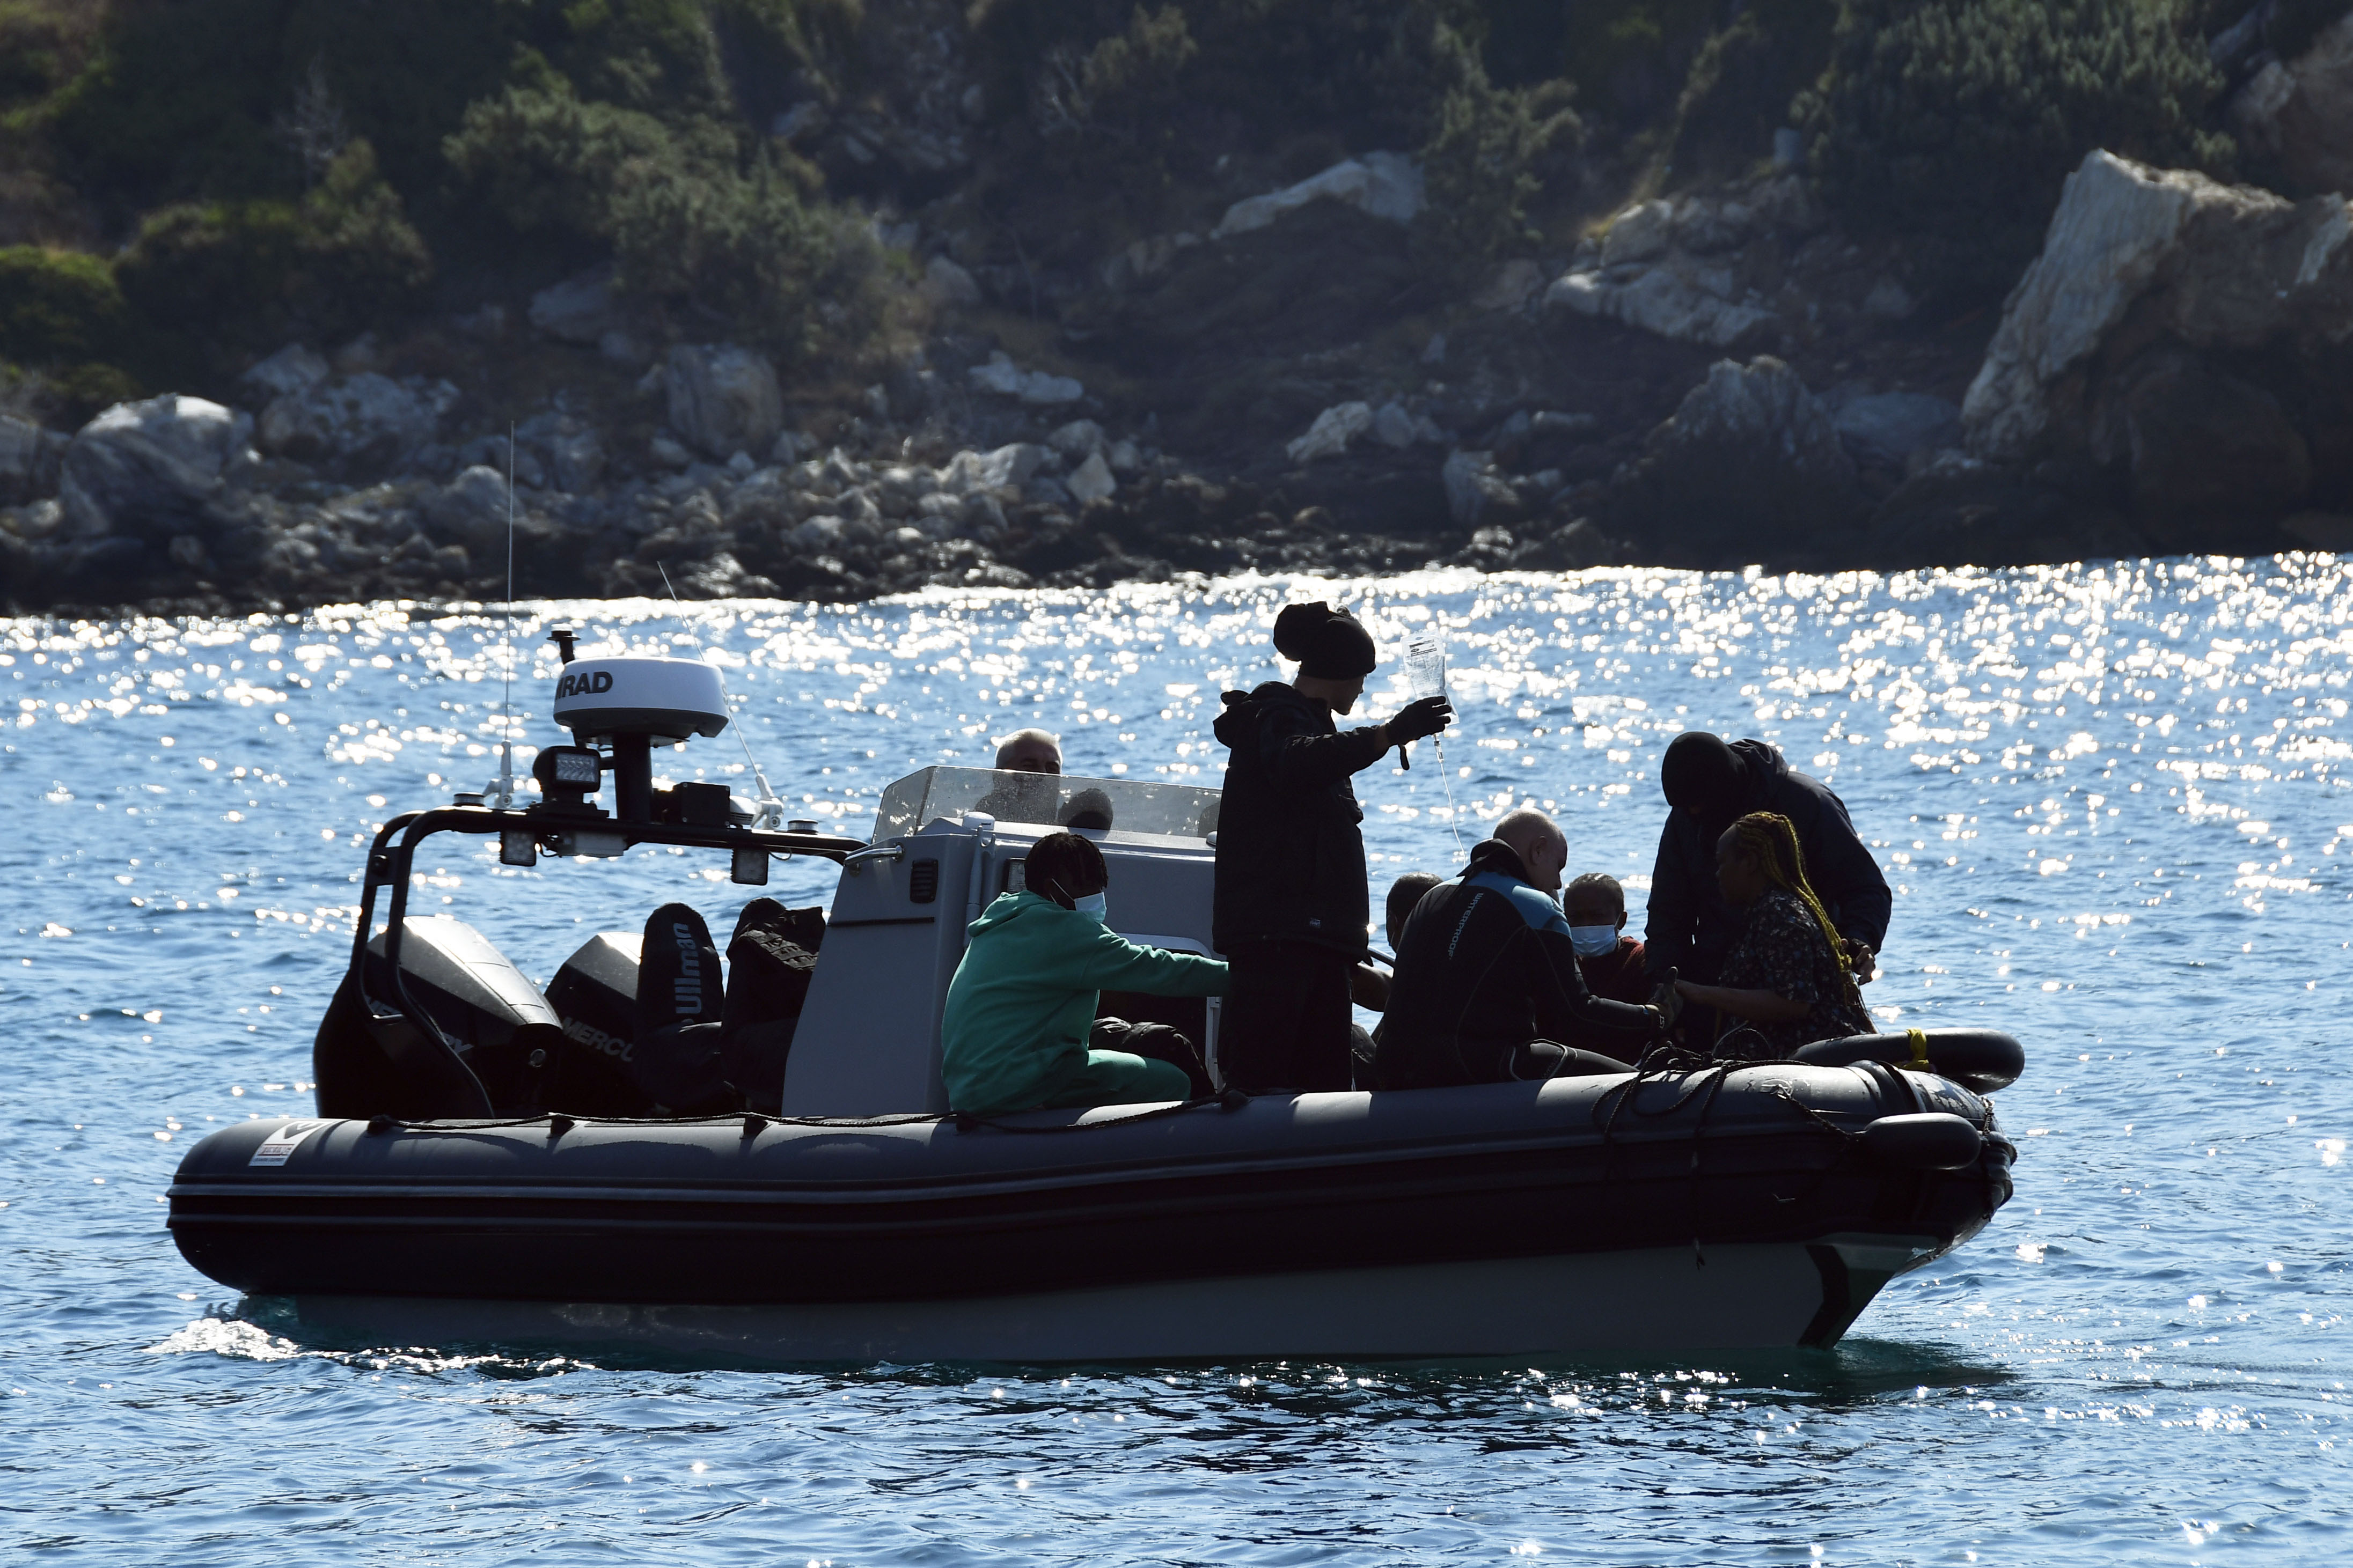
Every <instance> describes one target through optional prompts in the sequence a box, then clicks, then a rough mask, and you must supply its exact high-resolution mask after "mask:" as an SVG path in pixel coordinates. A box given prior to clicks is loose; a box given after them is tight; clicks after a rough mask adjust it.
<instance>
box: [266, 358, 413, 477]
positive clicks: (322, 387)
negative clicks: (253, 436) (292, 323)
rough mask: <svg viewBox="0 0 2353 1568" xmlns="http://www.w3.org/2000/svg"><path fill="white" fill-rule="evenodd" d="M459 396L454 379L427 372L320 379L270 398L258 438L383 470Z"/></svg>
mask: <svg viewBox="0 0 2353 1568" xmlns="http://www.w3.org/2000/svg"><path fill="white" fill-rule="evenodd" d="M263 363H271V362H269V361H264V362H263ZM256 368H257V369H259V367H258V366H257V367H256ZM458 396H459V394H458V389H457V388H456V387H454V386H452V385H450V384H448V382H446V381H427V380H426V379H425V378H423V377H421V376H408V377H405V378H403V379H401V380H399V381H395V380H394V379H393V378H392V377H390V376H388V375H378V374H376V373H375V372H374V371H366V372H363V373H362V374H358V375H352V376H345V377H343V378H342V379H341V380H334V379H332V378H328V379H320V380H316V381H314V382H312V383H311V384H309V385H307V386H305V387H303V388H302V389H301V390H299V391H292V392H287V393H284V394H282V395H280V396H277V397H273V398H271V399H270V401H269V406H268V407H266V408H264V409H263V410H262V411H261V423H260V426H259V431H258V437H259V446H260V447H261V449H262V450H263V451H265V452H268V453H269V454H270V455H272V456H273V457H280V458H292V459H293V460H294V461H296V462H300V463H316V464H321V465H324V466H327V467H332V468H348V469H355V470H368V471H381V470H383V469H385V468H391V467H393V466H394V465H396V464H398V463H399V462H401V461H402V460H403V459H405V458H407V457H409V456H410V455H411V454H412V453H414V452H415V451H416V450H417V448H418V447H422V446H424V445H425V444H426V443H427V442H428V441H431V440H432V439H433V437H435V436H436V435H438V433H439V431H440V428H441V421H442V419H443V417H444V416H447V415H448V412H449V410H450V409H451V408H453V407H454V406H456V405H457V402H458Z"/></svg>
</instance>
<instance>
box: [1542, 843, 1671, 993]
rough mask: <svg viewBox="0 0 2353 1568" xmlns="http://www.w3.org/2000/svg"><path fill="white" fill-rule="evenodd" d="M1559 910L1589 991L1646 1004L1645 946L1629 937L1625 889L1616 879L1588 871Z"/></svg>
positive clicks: (1567, 893)
mask: <svg viewBox="0 0 2353 1568" xmlns="http://www.w3.org/2000/svg"><path fill="white" fill-rule="evenodd" d="M1560 907H1561V913H1562V914H1563V915H1565V916H1567V920H1568V940H1569V944H1570V945H1571V946H1573V947H1574V948H1576V949H1577V968H1579V969H1581V970H1583V971H1584V972H1585V988H1586V989H1587V990H1588V991H1590V992H1592V993H1593V994H1595V995H1596V996H1599V997H1603V998H1606V999H1607V1000H1609V1001H1611V1002H1633V1003H1643V1002H1648V1001H1649V1000H1650V999H1651V990H1652V989H1653V987H1652V986H1651V981H1650V977H1649V976H1648V975H1646V974H1645V973H1643V969H1642V944H1641V942H1636V941H1635V940H1634V939H1633V938H1632V937H1630V936H1628V935H1627V934H1626V889H1623V888H1621V887H1620V886H1619V885H1618V879H1617V878H1615V877H1612V876H1610V875H1609V874H1608V873H1607V872H1602V871H1588V872H1586V873H1585V875H1583V876H1582V877H1579V878H1577V879H1576V880H1575V881H1573V882H1571V883H1570V884H1569V885H1568V887H1567V889H1566V890H1564V891H1563V892H1562V894H1561V895H1560Z"/></svg>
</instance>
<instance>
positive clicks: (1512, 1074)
mask: <svg viewBox="0 0 2353 1568" xmlns="http://www.w3.org/2000/svg"><path fill="white" fill-rule="evenodd" d="M1567 858H1568V845H1567V839H1566V838H1565V837H1564V836H1563V835H1562V833H1561V831H1560V829H1559V828H1558V827H1557V826H1555V825H1554V823H1553V822H1552V819H1551V818H1549V817H1547V816H1545V815H1544V814H1543V813H1542V812H1536V811H1515V812H1514V813H1512V814H1511V815H1510V816H1506V817H1504V820H1503V821H1502V822H1500V823H1497V824H1496V825H1495V836H1494V837H1493V838H1489V839H1486V840H1484V841H1482V843H1481V844H1480V845H1479V846H1478V847H1476V848H1474V849H1472V851H1471V863H1470V865H1469V866H1468V867H1466V868H1464V869H1463V872H1462V875H1461V878H1460V879H1457V880H1455V881H1452V882H1447V883H1441V884H1440V886H1439V887H1438V888H1437V889H1434V890H1433V891H1431V892H1430V893H1429V894H1428V895H1427V896H1425V897H1424V898H1423V899H1422V900H1421V901H1420V902H1419V904H1417V905H1415V906H1414V910H1413V914H1412V917H1411V918H1410V919H1409V920H1408V921H1406V928H1405V935H1404V938H1403V940H1402V941H1400V942H1398V964H1397V978H1396V979H1395V980H1394V981H1393V982H1392V983H1391V984H1390V987H1389V1008H1388V1016H1387V1017H1386V1018H1385V1019H1383V1020H1382V1023H1381V1039H1380V1047H1379V1051H1378V1054H1377V1058H1376V1060H1375V1081H1376V1082H1377V1084H1378V1086H1379V1087H1380V1088H1382V1089H1442V1088H1446V1087H1449V1086H1451V1085H1456V1084H1466V1083H1511V1082H1514V1081H1519V1080H1524V1079H1547V1078H1561V1077H1570V1076H1576V1075H1578V1074H1582V1073H1592V1072H1618V1071H1623V1070H1625V1067H1626V1064H1627V1063H1630V1062H1631V1061H1633V1060H1634V1059H1636V1058H1639V1057H1640V1056H1641V1054H1642V1050H1643V1047H1644V1046H1645V1045H1647V1044H1648V1043H1649V1042H1650V1041H1651V1040H1653V1039H1656V1038H1658V1037H1661V1036H1663V1035H1664V1034H1665V1033H1666V1031H1667V1026H1668V1025H1669V1024H1670V1023H1671V1022H1672V1017H1671V1013H1672V1008H1671V1007H1662V1006H1650V1005H1629V1004H1627V1003H1624V1002H1610V1001H1606V1000H1604V999H1602V998H1600V997H1598V996H1595V995H1594V994H1591V993H1590V992H1589V991H1588V990H1587V989H1586V986H1585V978H1584V974H1583V973H1582V971H1581V970H1580V969H1579V967H1578V964H1577V950H1576V947H1575V945H1574V943H1573V942H1571V940H1570V937H1569V934H1568V921H1567V920H1566V919H1565V918H1564V917H1563V916H1562V914H1561V910H1560V906H1559V905H1557V904H1556V903H1554V902H1553V900H1552V897H1551V895H1552V893H1553V891H1554V890H1555V889H1557V888H1559V886H1560V872H1561V867H1562V865H1563V864H1564V863H1565V862H1566V861H1567ZM1572 1040H1574V1041H1577V1042H1580V1045H1577V1046H1572V1045H1569V1044H1567V1043H1566V1042H1568V1041H1572Z"/></svg>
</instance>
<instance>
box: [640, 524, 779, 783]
mask: <svg viewBox="0 0 2353 1568" xmlns="http://www.w3.org/2000/svg"><path fill="white" fill-rule="evenodd" d="M654 570H655V571H657V572H659V573H660V574H661V580H662V586H663V587H665V588H667V589H669V590H670V603H671V604H673V605H677V606H678V607H679V608H680V609H681V610H683V609H685V608H686V601H685V600H683V599H681V598H680V597H679V596H678V584H675V583H673V582H671V581H670V568H669V567H667V566H665V565H663V564H662V563H660V562H659V561H657V562H655V563H654ZM679 625H681V626H684V627H685V628H686V635H687V636H688V637H692V638H693V639H694V651H695V652H696V653H699V654H701V655H702V662H703V663H705V664H709V665H711V672H712V674H713V675H716V676H717V677H718V678H719V695H720V696H722V697H723V698H725V699H726V700H727V711H728V713H729V714H730V715H731V716H732V715H733V714H734V712H735V698H734V695H733V693H731V692H730V691H729V690H728V689H727V672H726V671H725V670H723V669H722V668H719V667H718V666H717V665H715V664H711V654H710V650H709V649H707V648H705V647H703V646H702V637H698V636H696V634H695V630H694V623H693V622H691V621H690V620H688V619H687V618H686V617H685V616H680V617H679ZM731 728H733V730H734V731H735V743H736V744H737V745H739V746H741V747H743V748H744V766H745V767H747V768H749V769H751V770H752V776H753V778H754V779H756V780H758V781H759V784H760V812H759V815H758V816H755V817H754V818H753V819H752V826H754V827H779V826H783V825H784V820H785V803H784V801H783V800H782V799H781V798H779V797H778V796H777V795H776V790H775V788H774V787H773V786H772V785H770V784H769V783H768V775H767V774H766V773H764V772H762V771H761V768H760V764H759V763H756V762H754V761H753V760H752V742H751V741H750V740H748V739H747V738H746V737H745V736H744V721H743V720H742V719H740V718H738V719H736V720H735V721H734V723H733V725H732V726H731Z"/></svg>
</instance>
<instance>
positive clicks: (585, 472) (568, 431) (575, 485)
mask: <svg viewBox="0 0 2353 1568" xmlns="http://www.w3.org/2000/svg"><path fill="white" fill-rule="evenodd" d="M565 426H567V427H565V428H560V429H557V430H554V431H552V432H550V433H549V435H548V437H547V438H546V442H545V446H544V449H545V451H546V453H547V466H548V469H549V474H550V477H551V478H552V479H554V481H555V488H556V489H560V490H562V491H564V492H565V493H566V494H567V495H575V496H576V495H586V494H587V493H588V492H589V491H591V490H593V489H596V481H597V480H598V479H602V478H603V477H604V474H605V443H604V442H603V441H602V440H601V439H600V438H599V437H597V435H596V430H595V428H594V427H593V426H588V425H586V424H582V423H579V422H577V421H572V420H567V421H565Z"/></svg>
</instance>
